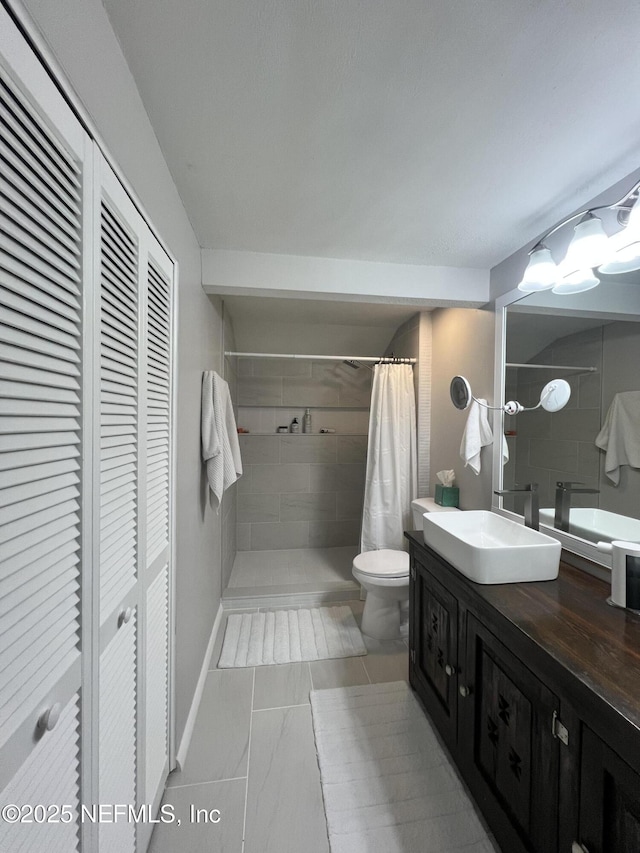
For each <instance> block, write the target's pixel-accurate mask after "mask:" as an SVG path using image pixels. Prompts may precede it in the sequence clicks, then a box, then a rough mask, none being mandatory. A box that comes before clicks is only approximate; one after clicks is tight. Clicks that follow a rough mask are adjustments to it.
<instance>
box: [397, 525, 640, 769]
mask: <svg viewBox="0 0 640 853" xmlns="http://www.w3.org/2000/svg"><path fill="white" fill-rule="evenodd" d="M406 537H407V539H408V540H409V542H410V543H412V545H415V546H418V548H421V549H424V550H426V551H427V553H429V554H431V555H433V556H436V557H437V558H438V560H439V561H440V562H441V563H442V565H443V568H444V570H445V571H448V572H450V573H451V576H450V579H451V582H452V584H453V585H454V586H459V585H460V584H462V586H463V587H464V588H465V589H466V590H468V591H470V592H471V596H472V600H473V601H474V603H475V605H476V606H477V608H478V610H479V611H483V612H488V611H489V610H491V611H493V612H494V613H497V614H499V616H501V617H502V618H503V619H504V620H506V621H507V622H508V623H510V624H511V625H513V626H514V627H515V628H517V629H518V630H519V631H520V632H521V633H522V635H524V637H526V638H527V639H528V641H530V643H529V644H528V645H527V644H526V643H525V646H526V651H528V652H529V654H530V655H532V664H531V665H535V659H536V658H537V656H538V651H541V652H543V653H544V654H545V655H547V656H549V657H550V658H551V659H552V660H553V661H554V662H555V663H556V664H557V665H559V666H560V667H562V668H563V669H564V670H568V671H569V673H570V674H571V675H572V676H573V678H572V679H569V680H568V681H569V682H570V685H569V686H570V687H571V683H572V687H573V689H572V692H571V700H572V702H573V704H574V705H577V706H578V707H576V710H577V711H578V712H581V710H582V707H581V706H583V705H584V704H585V703H586V704H587V705H591V704H592V696H596V697H598V700H599V703H598V704H600V705H601V704H602V703H604V706H605V707H604V708H603V709H601V710H602V711H603V715H602V714H600V713H598V714H597V715H596V716H597V718H598V719H602V720H604V722H603V723H601V725H614V726H616V727H618V726H622V730H621V734H622V735H623V736H624V733H625V731H626V734H627V735H628V734H630V733H631V730H629V728H628V727H629V726H632V727H633V728H634V729H636V730H637V732H638V734H640V615H637V614H635V613H632V612H629V611H627V610H622V609H620V608H616V607H612V606H611V605H609V604H607V602H606V599H607V597H608V596H609V594H610V587H609V585H608V584H607V583H605V582H603V581H601V580H598V579H597V578H595V577H592V576H591V575H589V574H587V573H586V572H583V571H581V570H579V569H576V568H573V567H572V566H570V565H568V564H567V563H564V562H561V563H560V574H559V577H558V579H557V580H555V581H540V582H531V583H513V584H492V585H488V584H476V583H473V582H472V581H470V580H469V579H468V578H465V576H464V575H462V574H460V573H459V572H457V571H456V570H455V569H452V568H450V567H449V566H448V564H447V563H446V561H444V560H443V559H442V558H441V557H439V555H437V554H435V552H433V551H432V550H431V549H430V548H429V547H428V546H427V545H425V542H424V537H423V535H422V531H414V532H409V533H407V534H406ZM502 625H503V626H504V628H505V629H506V628H507V626H506V625H504V623H502ZM501 639H504V638H501ZM531 643H533V644H534V647H532V646H531ZM524 662H525V663H527V658H524ZM536 668H537V669H540V666H538V667H536ZM551 670H552V671H550V675H551V676H552V677H555V678H556V679H557V678H558V677H559V670H558V668H557V666H553V665H552V666H551ZM589 694H591V695H589ZM635 740H636V738H634V741H635ZM637 740H638V741H639V742H640V738H639V739H637ZM638 749H639V754H640V747H638ZM634 751H635V749H634Z"/></svg>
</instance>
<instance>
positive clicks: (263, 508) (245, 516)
mask: <svg viewBox="0 0 640 853" xmlns="http://www.w3.org/2000/svg"><path fill="white" fill-rule="evenodd" d="M237 512H238V520H239V521H240V522H243V523H246V522H257V521H279V520H280V495H277V494H260V495H254V494H243V495H238V510H237Z"/></svg>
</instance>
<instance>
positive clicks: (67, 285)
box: [0, 71, 82, 851]
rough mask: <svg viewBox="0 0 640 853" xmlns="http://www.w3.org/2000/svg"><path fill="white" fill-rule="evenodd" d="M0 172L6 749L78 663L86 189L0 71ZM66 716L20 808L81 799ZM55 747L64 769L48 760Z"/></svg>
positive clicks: (9, 832)
mask: <svg viewBox="0 0 640 853" xmlns="http://www.w3.org/2000/svg"><path fill="white" fill-rule="evenodd" d="M0 174H1V179H0V207H1V209H2V213H1V214H0V281H1V282H2V285H1V286H0V397H1V398H2V399H1V401H0V471H1V472H2V475H1V477H0V561H1V562H2V574H1V575H0V611H1V612H2V613H3V614H4V613H6V614H7V618H6V619H4V618H3V623H2V635H1V636H2V639H1V641H0V670H1V674H0V745H3V744H5V743H6V742H7V740H8V738H9V737H10V736H11V734H12V733H13V732H14V731H15V729H16V727H17V726H18V725H19V724H20V722H21V721H22V720H24V718H25V715H27V714H29V713H33V712H34V711H35V710H37V707H38V706H39V705H40V704H41V702H42V701H43V698H44V696H45V695H46V693H47V692H48V691H49V690H50V689H51V688H52V687H53V686H54V685H55V684H57V683H58V682H59V681H60V679H61V678H62V677H63V675H64V674H65V672H66V671H67V670H68V668H69V667H70V666H71V665H72V664H73V663H74V662H76V661H77V658H78V655H79V640H80V627H79V614H80V611H79V589H80V532H81V524H80V505H81V504H80V501H81V495H80V465H81V437H82V435H81V410H80V400H81V396H82V395H81V391H82V389H81V374H80V369H79V364H80V353H81V351H82V328H81V325H80V323H81V316H80V306H81V305H82V290H81V277H80V260H79V259H80V258H81V256H82V225H81V215H80V211H81V206H82V188H81V182H80V169H79V167H78V165H77V164H76V163H75V162H74V161H73V160H72V159H71V157H70V155H69V154H68V153H67V152H66V151H65V150H64V149H63V148H62V146H61V145H60V144H59V143H58V141H57V140H56V139H55V138H54V137H53V136H52V135H51V133H50V131H49V129H48V128H47V127H46V126H45V124H44V123H43V122H42V121H41V120H40V118H39V116H38V115H37V113H36V112H35V111H33V110H32V109H31V108H30V107H29V105H28V104H27V103H26V102H25V101H24V99H23V96H22V95H21V94H19V93H18V92H17V90H15V89H14V87H13V86H12V84H11V83H9V82H8V81H7V82H5V79H4V74H3V72H2V71H0ZM65 713H66V714H67V719H68V725H67V727H66V728H65V724H63V721H61V722H60V723H59V724H58V727H57V728H56V730H55V733H51V734H50V735H48V736H47V737H45V738H43V739H42V741H41V742H40V743H39V744H38V745H37V746H36V747H35V748H34V751H33V753H32V754H31V756H30V757H29V759H28V760H27V762H26V763H25V764H24V765H23V767H22V768H21V770H20V771H19V773H18V776H17V777H15V778H14V780H13V781H12V783H11V786H12V788H13V787H14V786H15V785H19V784H20V780H21V779H27V778H29V779H30V783H32V785H33V787H30V788H29V796H28V797H26V798H24V801H25V802H51V798H50V795H51V792H52V791H53V790H54V787H55V786H57V785H58V784H59V782H60V780H61V779H62V771H63V769H64V768H66V772H67V775H66V776H65V777H64V778H65V779H66V780H67V781H68V783H69V785H70V786H71V787H69V788H68V790H67V789H65V791H64V792H63V793H64V796H65V801H68V802H70V803H71V802H74V801H76V800H77V783H78V780H77V775H78V774H77V732H76V729H75V726H76V725H77V719H76V716H75V715H76V714H77V697H76V700H75V702H74V704H73V706H69V708H68V709H67V711H65ZM65 738H66V740H65ZM56 744H58V746H56ZM52 749H55V750H56V751H57V752H56V755H57V756H58V757H59V756H61V755H63V754H64V755H65V762H64V768H63V766H61V765H59V764H55V763H53V762H49V761H45V756H46V755H48V754H49V753H50V751H51V750H52ZM74 762H75V763H74ZM73 768H75V770H73V772H72V769H73ZM69 773H71V775H68V774H69ZM74 778H75V781H73V779H74ZM72 788H73V790H72ZM38 792H40V795H37V794H38ZM15 801H16V802H20V801H21V800H20V797H16V800H15ZM18 832H19V830H18V829H17V828H15V827H9V826H7V825H6V824H2V823H1V822H0V849H2V850H16V851H17V850H25V851H27V850H29V851H31V850H34V851H35V850H44V849H52V850H57V849H63V848H64V847H66V849H68V850H75V849H76V847H77V837H76V829H75V828H74V827H70V828H69V827H67V828H66V829H65V828H64V827H62V828H59V829H58V832H59V833H66V835H64V841H60V838H62V835H59V836H55V833H54V830H53V829H51V830H49V829H47V828H46V827H45V828H42V827H39V828H38V829H37V832H36V830H34V832H33V833H31V834H29V835H28V836H27V835H24V834H22V835H20V834H18V835H16V834H15V833H18ZM36 836H37V842H36ZM21 845H22V846H21Z"/></svg>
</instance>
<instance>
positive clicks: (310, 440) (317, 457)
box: [269, 435, 337, 462]
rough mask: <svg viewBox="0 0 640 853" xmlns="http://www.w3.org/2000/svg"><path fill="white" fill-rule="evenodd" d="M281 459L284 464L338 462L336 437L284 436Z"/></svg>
mask: <svg viewBox="0 0 640 853" xmlns="http://www.w3.org/2000/svg"><path fill="white" fill-rule="evenodd" d="M280 459H281V461H282V462H336V461H337V457H336V436H335V435H289V436H282V437H281V438H280ZM269 461H271V460H269Z"/></svg>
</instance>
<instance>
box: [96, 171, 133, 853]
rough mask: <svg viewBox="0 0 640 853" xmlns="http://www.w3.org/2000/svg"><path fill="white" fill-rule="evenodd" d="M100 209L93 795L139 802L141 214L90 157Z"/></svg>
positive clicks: (112, 834) (103, 841)
mask: <svg viewBox="0 0 640 853" xmlns="http://www.w3.org/2000/svg"><path fill="white" fill-rule="evenodd" d="M98 161H99V162H98V163H97V164H96V176H95V180H96V183H95V196H96V199H97V202H98V207H99V249H100V251H99V253H98V258H97V278H98V281H99V299H98V302H97V305H96V322H97V326H98V329H99V335H98V337H97V340H96V347H97V354H96V355H97V358H96V362H95V374H94V375H95V377H96V396H97V397H98V410H99V423H98V424H96V428H97V430H99V445H100V452H99V483H100V496H99V502H98V503H99V506H98V508H97V515H96V517H97V521H96V524H97V525H98V529H99V558H98V566H99V572H98V574H99V612H100V663H99V699H98V706H99V714H98V731H99V735H98V741H99V747H98V768H99V770H98V792H99V797H98V802H100V803H130V804H132V805H135V804H136V803H137V802H138V800H139V797H138V793H139V792H138V784H137V775H138V773H137V769H138V753H137V738H138V721H137V706H138V683H137V682H138V679H137V663H138V659H139V656H140V642H139V634H138V629H139V624H140V620H139V618H138V613H139V584H138V577H139V569H140V565H141V560H142V555H143V553H144V552H143V550H142V548H141V535H142V533H143V526H144V525H143V524H142V521H141V509H142V507H143V506H144V501H143V500H141V498H142V497H143V496H142V494H141V484H142V483H143V466H141V448H142V450H144V412H143V411H141V404H142V402H143V396H142V394H141V390H142V389H141V367H142V356H141V350H142V347H141V333H142V325H141V314H142V311H141V302H142V293H143V290H144V278H143V273H144V269H145V267H146V264H145V263H144V262H143V260H142V258H141V246H140V243H141V237H140V235H141V231H142V220H141V217H140V215H139V214H138V212H137V211H136V209H135V207H134V206H133V204H132V203H131V201H130V199H129V197H128V196H127V195H126V193H125V192H124V190H123V188H122V186H121V185H120V183H119V182H118V180H117V178H116V177H115V175H114V174H113V172H112V171H111V169H110V168H109V166H108V164H107V163H106V161H105V160H104V159H103V158H102V157H99V158H98ZM135 849H136V826H135V823H134V822H132V821H127V820H120V821H115V822H111V823H102V824H101V825H100V827H99V851H100V853H133V852H134V851H135Z"/></svg>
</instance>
